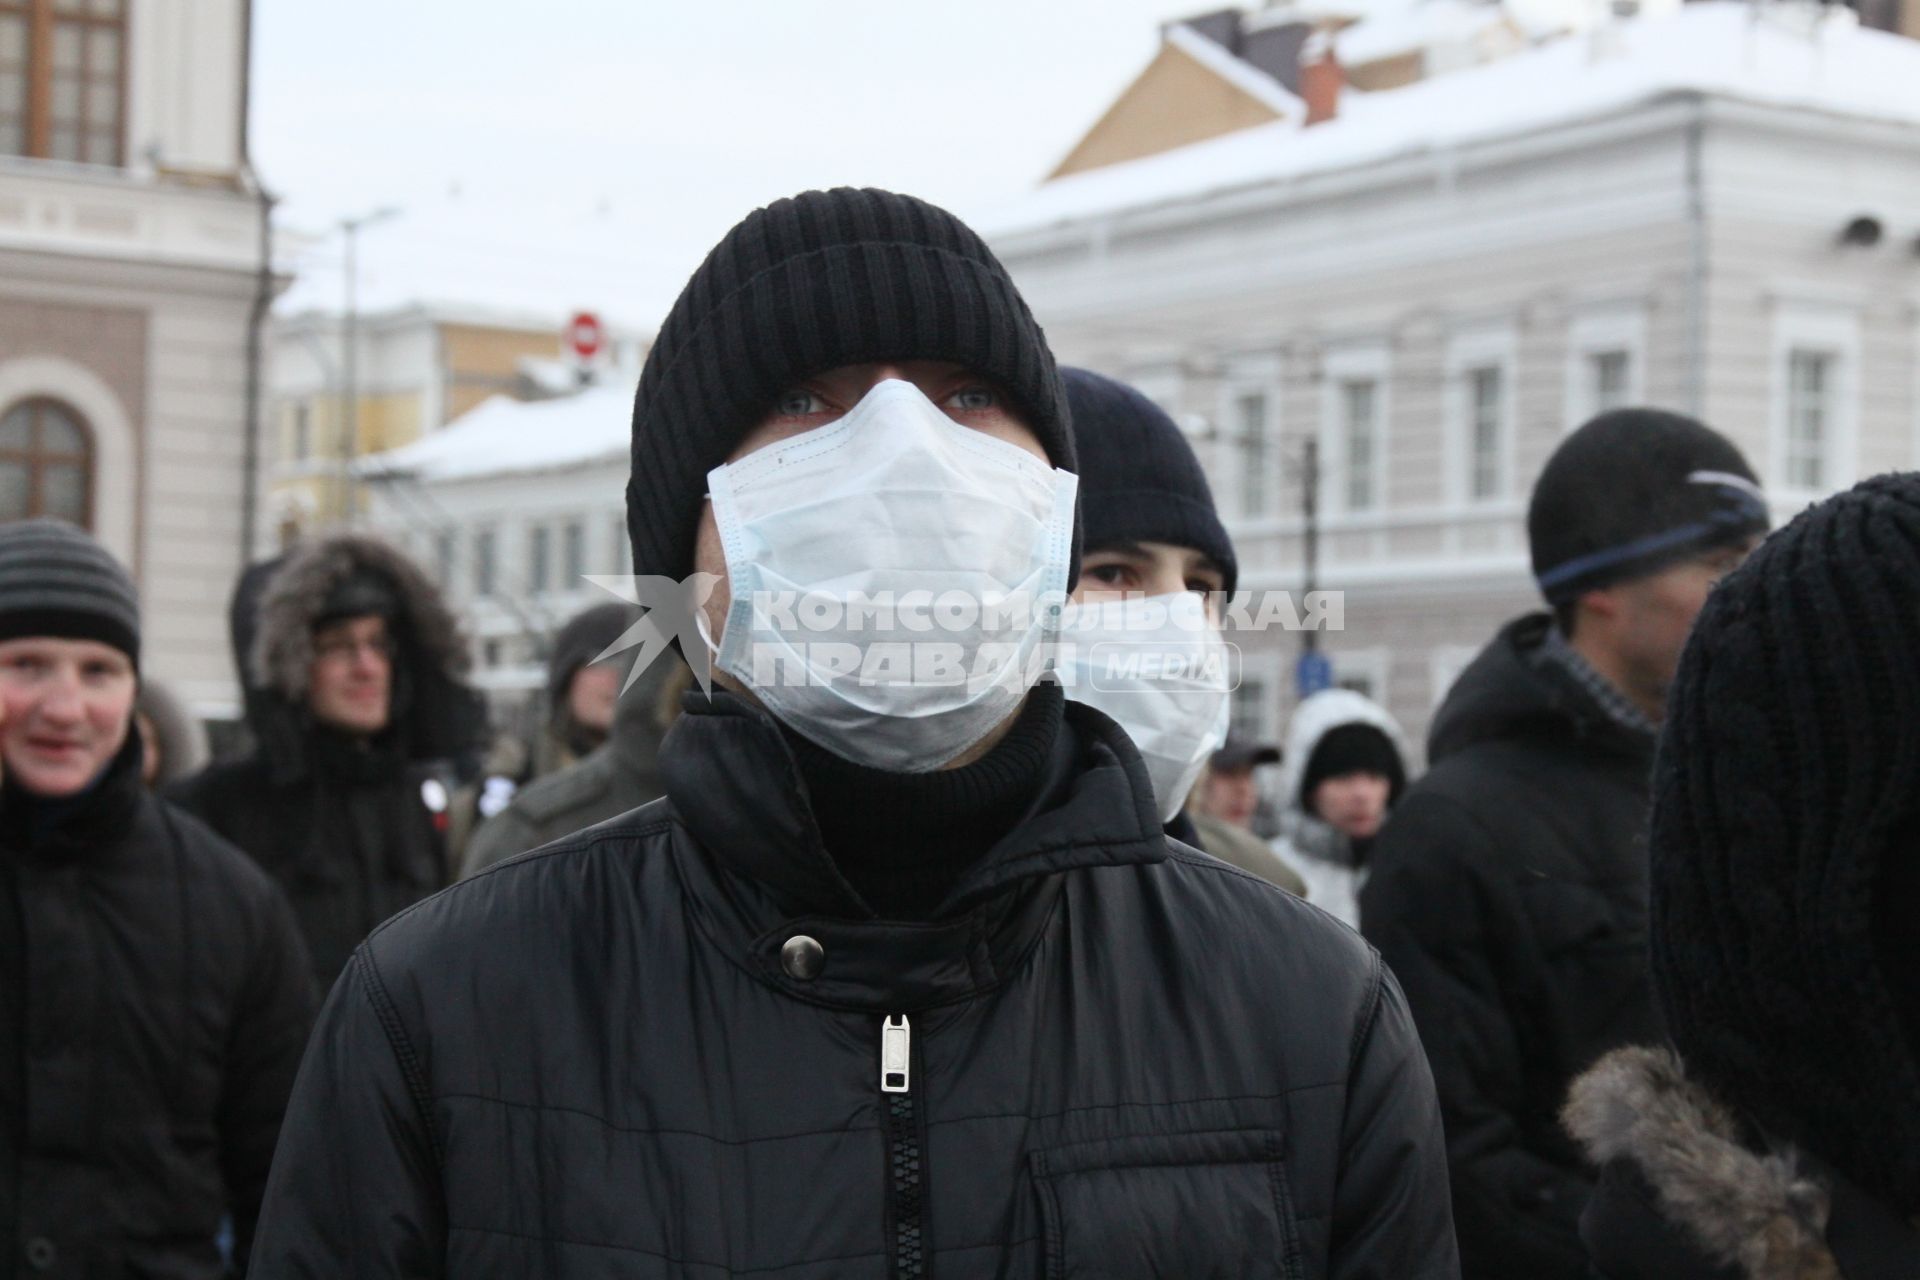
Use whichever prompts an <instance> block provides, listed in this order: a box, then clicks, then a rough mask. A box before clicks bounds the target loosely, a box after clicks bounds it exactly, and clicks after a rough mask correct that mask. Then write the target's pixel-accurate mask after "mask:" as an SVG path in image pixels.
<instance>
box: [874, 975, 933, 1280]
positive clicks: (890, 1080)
mask: <svg viewBox="0 0 1920 1280" xmlns="http://www.w3.org/2000/svg"><path fill="white" fill-rule="evenodd" d="M912 1073H913V1024H912V1023H911V1022H910V1021H909V1020H908V1018H907V1015H906V1014H904V1013H891V1014H888V1015H887V1016H886V1017H884V1018H882V1019H881V1020H880V1099H881V1103H882V1115H883V1118H884V1123H885V1126H886V1137H887V1224H888V1228H889V1231H890V1234H891V1236H892V1251H893V1274H894V1276H895V1277H896V1280H924V1277H926V1276H928V1275H930V1274H931V1268H929V1267H928V1265H927V1256H926V1242H925V1237H924V1233H923V1231H922V1226H921V1224H922V1216H923V1214H924V1207H925V1198H926V1175H925V1173H924V1171H923V1169H922V1167H921V1159H920V1118H919V1116H918V1115H916V1114H915V1111H914V1098H913V1089H912Z"/></svg>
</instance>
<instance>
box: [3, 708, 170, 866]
mask: <svg viewBox="0 0 1920 1280" xmlns="http://www.w3.org/2000/svg"><path fill="white" fill-rule="evenodd" d="M141 750H142V748H141V743H140V735H139V733H138V732H136V731H135V730H134V729H132V728H129V729H128V730H127V740H126V741H125V742H124V743H122V744H121V746H120V750H119V751H118V752H117V753H116V754H115V755H114V757H113V759H112V760H111V761H110V762H108V764H107V767H106V768H105V769H103V770H102V771H101V773H100V775H99V777H97V778H95V779H94V781H93V782H92V783H91V784H89V786H88V787H87V789H86V790H84V791H82V792H81V793H79V794H78V795H74V796H69V797H67V798H65V799H61V800H49V799H45V798H43V797H38V796H32V795H29V794H27V793H26V792H24V791H22V790H20V789H19V788H18V787H16V786H13V785H12V784H11V782H10V781H9V783H7V784H4V785H0V847H5V848H7V849H10V850H12V851H14V852H15V853H17V854H19V855H20V856H22V857H25V858H29V859H32V860H35V861H38V862H42V863H59V862H69V861H77V860H80V859H86V858H90V857H99V856H101V855H102V854H103V853H104V851H105V850H107V849H110V848H113V847H116V846H117V845H118V844H119V842H120V841H121V839H122V837H124V836H125V835H126V833H127V832H128V831H130V830H132V828H133V825H134V823H135V821H136V820H137V819H138V818H139V815H140V806H141V804H142V803H143V802H144V801H145V799H146V786H145V784H143V783H142V782H141V781H140V762H141Z"/></svg>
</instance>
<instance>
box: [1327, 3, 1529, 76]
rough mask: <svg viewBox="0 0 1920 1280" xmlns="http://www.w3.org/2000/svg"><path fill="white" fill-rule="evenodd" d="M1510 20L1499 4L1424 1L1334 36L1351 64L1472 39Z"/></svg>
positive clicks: (1337, 48) (1342, 57)
mask: <svg viewBox="0 0 1920 1280" xmlns="http://www.w3.org/2000/svg"><path fill="white" fill-rule="evenodd" d="M1506 21H1508V17H1507V13H1506V11H1505V10H1504V9H1502V8H1501V7H1500V6H1498V5H1490V4H1482V3H1476V0H1423V3H1420V4H1412V5H1408V6H1406V8H1405V9H1404V10H1402V11H1400V12H1396V13H1391V14H1380V15H1377V16H1372V17H1367V18H1363V19H1362V20H1361V21H1359V22H1356V23H1355V24H1354V25H1352V26H1350V27H1348V28H1347V29H1346V30H1344V31H1342V32H1340V33H1339V35H1337V36H1335V37H1334V50H1335V52H1337V53H1338V54H1339V55H1340V61H1341V62H1343V63H1345V64H1346V65H1348V66H1356V65H1359V64H1361V63H1366V62H1375V61H1378V60H1379V59H1381V58H1392V57H1395V56H1397V55H1399V54H1403V53H1412V52H1414V51H1415V50H1417V49H1425V48H1426V47H1428V46H1429V45H1434V44H1440V43H1443V42H1445V43H1456V44H1457V43H1460V42H1463V41H1468V40H1472V39H1473V38H1474V37H1476V36H1478V35H1479V34H1480V33H1481V32H1483V31H1486V30H1487V29H1488V28H1490V27H1496V26H1499V25H1500V24H1501V23H1504V22H1506Z"/></svg>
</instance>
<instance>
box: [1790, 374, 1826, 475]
mask: <svg viewBox="0 0 1920 1280" xmlns="http://www.w3.org/2000/svg"><path fill="white" fill-rule="evenodd" d="M1833 366H1834V357H1833V354H1832V353H1831V352H1827V351H1809V350H1807V349H1805V348H1802V347H1796V348H1794V349H1793V350H1792V351H1790V352H1788V353H1787V434H1786V441H1785V444H1786V453H1785V456H1784V458H1783V462H1784V464H1785V478H1786V482H1787V486H1788V487H1789V488H1793V489H1823V488H1825V487H1826V483H1827V467H1826V459H1827V446H1828V444H1829V442H1830V440H1831V437H1832V427H1833V391H1834V377H1833Z"/></svg>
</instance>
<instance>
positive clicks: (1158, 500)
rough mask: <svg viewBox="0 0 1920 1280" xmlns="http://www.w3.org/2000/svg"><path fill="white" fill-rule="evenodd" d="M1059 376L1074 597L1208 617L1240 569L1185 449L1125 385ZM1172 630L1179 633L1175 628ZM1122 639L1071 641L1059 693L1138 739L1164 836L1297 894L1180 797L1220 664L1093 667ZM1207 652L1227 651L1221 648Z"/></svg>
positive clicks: (1072, 372)
mask: <svg viewBox="0 0 1920 1280" xmlns="http://www.w3.org/2000/svg"><path fill="white" fill-rule="evenodd" d="M1060 376H1061V380H1062V381H1063V382H1065V383H1066V387H1067V404H1068V406H1069V408H1070V409H1071V410H1072V413H1073V431H1074V444H1075V452H1076V453H1077V454H1078V456H1079V459H1080V524H1081V529H1082V531H1083V533H1084V536H1085V539H1086V547H1085V550H1084V551H1083V553H1082V556H1083V563H1082V565H1081V568H1080V583H1079V585H1078V586H1077V587H1075V588H1074V593H1073V596H1074V600H1075V601H1076V602H1079V603H1082V604H1095V605H1098V604H1099V603H1100V602H1103V601H1105V602H1111V601H1113V600H1115V599H1116V597H1119V596H1122V595H1127V594H1133V595H1138V596H1143V597H1147V598H1149V599H1156V598H1157V599H1161V600H1166V599H1169V598H1171V597H1173V596H1175V595H1178V594H1179V593H1182V592H1188V593H1193V594H1194V595H1196V596H1197V597H1199V599H1200V600H1202V601H1204V602H1205V605H1206V607H1207V608H1211V609H1213V613H1214V615H1215V616H1214V621H1215V622H1216V623H1217V622H1218V621H1219V618H1218V616H1217V615H1218V612H1219V611H1218V609H1217V608H1214V606H1215V605H1216V604H1217V602H1218V601H1219V600H1220V599H1222V598H1223V597H1224V596H1226V595H1231V594H1232V593H1233V590H1234V588H1235V587H1236V586H1237V585H1238V582H1239V577H1240V566H1239V562H1238V560H1237V559H1236V558H1235V556H1234V553H1233V541H1232V539H1231V538H1229V537H1228V536H1227V530H1226V526H1225V525H1223V524H1221V523H1220V517H1219V515H1218V513H1217V512H1216V511H1215V510H1214V506H1213V489H1212V487H1211V486H1209V485H1208V484H1207V476H1206V472H1205V471H1204V470H1203V469H1202V468H1201V466H1200V459H1199V458H1198V457H1197V456H1196V455H1195V454H1194V451H1193V446H1192V445H1191V444H1188V443H1187V438H1186V436H1184V435H1182V434H1181V432H1180V428H1179V426H1178V425H1177V424H1175V422H1174V421H1173V419H1172V418H1171V417H1169V416H1168V415H1167V412H1166V410H1164V409H1162V408H1161V407H1160V406H1159V405H1157V404H1155V403H1154V402H1153V401H1151V400H1149V399H1147V397H1146V396H1144V395H1142V394H1141V393H1140V392H1139V391H1137V390H1136V389H1134V388H1133V387H1130V386H1128V385H1126V384H1125V383H1123V382H1120V381H1117V380H1116V379H1113V378H1109V377H1106V376H1105V375H1103V374H1098V373H1095V372H1093V371H1092V370H1091V369H1062V370H1061V371H1060ZM1112 607H1113V606H1112V605H1111V604H1108V605H1107V606H1106V608H1107V609H1108V611H1109V612H1111V610H1112ZM1173 637H1174V638H1175V639H1183V638H1184V637H1181V636H1180V634H1179V632H1178V631H1177V630H1176V631H1174V632H1173ZM1142 639H1144V637H1142V638H1137V639H1135V641H1134V646H1135V647H1136V648H1138V647H1140V644H1141V640H1142ZM1126 644H1127V638H1126V637H1124V636H1118V637H1112V638H1110V639H1108V640H1107V641H1106V643H1105V644H1104V645H1103V644H1101V643H1099V641H1098V638H1097V637H1096V638H1095V642H1094V643H1092V644H1087V643H1082V644H1079V645H1077V646H1076V648H1075V649H1074V653H1075V654H1076V656H1077V657H1078V658H1079V659H1080V661H1079V662H1078V664H1077V667H1076V670H1077V672H1078V677H1079V678H1078V679H1077V680H1076V681H1075V683H1074V684H1073V685H1072V686H1070V688H1069V691H1068V695H1067V696H1068V697H1071V698H1074V699H1076V700H1078V701H1081V702H1085V703H1088V704H1090V705H1092V706H1095V707H1098V708H1100V709H1101V710H1102V711H1105V712H1106V713H1107V714H1109V715H1111V716H1112V717H1113V718H1114V719H1115V720H1117V721H1118V722H1119V723H1120V726H1121V727H1122V728H1124V729H1126V730H1127V732H1128V734H1129V735H1130V736H1131V737H1132V738H1133V739H1134V742H1135V744H1136V745H1137V746H1139V747H1140V750H1141V753H1142V755H1143V756H1145V757H1146V758H1147V761H1148V772H1149V773H1151V774H1153V775H1154V779H1153V780H1154V788H1155V792H1156V795H1157V797H1158V799H1159V801H1160V804H1161V816H1162V817H1167V815H1168V814H1169V813H1171V814H1172V816H1171V817H1168V819H1167V834H1168V835H1170V836H1172V837H1173V838H1174V839H1176V840H1183V841H1185V842H1186V843H1187V844H1190V845H1192V846H1194V847H1195V848H1197V849H1204V850H1205V851H1206V852H1208V853H1210V854H1212V855H1213V856H1214V857H1216V858H1219V859H1220V860H1221V861H1223V862H1229V863H1232V864H1233V865H1234V866H1236V867H1239V868H1240V869H1241V870H1242V871H1249V872H1252V873H1253V874H1254V875H1257V876H1259V877H1260V878H1261V879H1263V880H1267V881H1270V882H1272V883H1274V884H1277V885H1279V886H1280V887H1281V888H1283V889H1285V890H1287V891H1288V892H1289V893H1293V894H1298V895H1302V896H1304V894H1305V892H1306V886H1305V884H1303V883H1302V882H1301V880H1300V877H1299V876H1297V875H1295V874H1294V873H1293V871H1292V869H1291V868H1289V867H1288V866H1287V865H1286V864H1285V863H1284V862H1282V861H1281V860H1280V859H1279V858H1278V857H1277V856H1275V854H1274V852H1273V850H1271V849H1270V848H1268V847H1267V843H1266V841H1264V840H1262V839H1260V838H1259V837H1258V836H1256V835H1254V834H1253V833H1252V832H1251V831H1248V830H1247V829H1246V828H1245V827H1242V826H1239V825H1236V824H1234V823H1231V822H1227V821H1224V820H1222V819H1219V818H1217V817H1215V816H1213V815H1211V814H1208V813H1205V812H1197V811H1193V810H1191V809H1189V807H1188V806H1187V803H1186V802H1187V797H1188V792H1189V791H1190V790H1191V789H1192V788H1193V787H1194V785H1195V784H1196V782H1197V781H1198V780H1199V779H1200V778H1202V777H1203V776H1204V771H1205V770H1206V768H1207V767H1208V766H1207V761H1208V760H1209V759H1210V758H1211V757H1213V756H1214V755H1215V753H1216V752H1217V751H1218V750H1219V748H1220V747H1221V746H1222V745H1224V743H1225V742H1226V733H1227V711H1228V701H1229V698H1230V687H1231V683H1232V677H1233V671H1232V670H1231V669H1230V667H1231V663H1230V662H1226V661H1224V660H1223V662H1222V664H1221V669H1220V670H1219V672H1218V673H1217V674H1218V677H1219V678H1218V679H1217V680H1216V679H1213V678H1211V677H1212V676H1213V674H1214V673H1207V676H1208V678H1205V679H1194V678H1193V677H1192V676H1191V675H1189V674H1187V673H1184V672H1181V673H1178V674H1174V675H1171V676H1169V675H1166V674H1162V673H1155V675H1154V676H1152V677H1136V678H1133V679H1116V678H1114V671H1113V670H1112V669H1103V668H1108V667H1110V664H1109V663H1108V661H1107V660H1108V659H1109V658H1110V657H1114V656H1118V655H1119V653H1120V652H1121V651H1122V650H1123V649H1124V647H1125V646H1126ZM1208 651H1210V652H1214V653H1218V654H1220V655H1222V657H1223V659H1224V658H1226V657H1228V656H1230V655H1229V653H1228V651H1227V650H1226V649H1225V646H1224V645H1221V646H1219V647H1218V648H1215V649H1211V650H1208ZM1123 661H1124V660H1123ZM1120 669H1124V668H1120ZM1168 790H1171V791H1172V792H1173V793H1174V794H1166V792H1167V791H1168Z"/></svg>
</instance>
